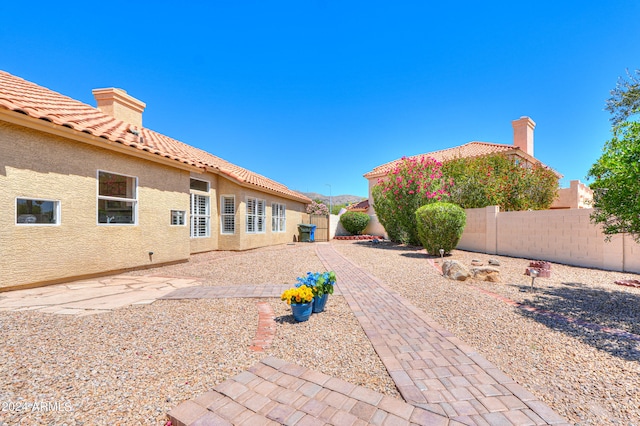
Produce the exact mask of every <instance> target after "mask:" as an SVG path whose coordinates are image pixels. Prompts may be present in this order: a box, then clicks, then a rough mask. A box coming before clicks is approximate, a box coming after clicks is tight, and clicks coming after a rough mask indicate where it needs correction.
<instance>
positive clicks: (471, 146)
mask: <svg viewBox="0 0 640 426" xmlns="http://www.w3.org/2000/svg"><path fill="white" fill-rule="evenodd" d="M498 153H504V154H509V153H513V154H516V155H518V156H520V157H523V158H524V159H526V160H528V161H529V162H531V163H540V161H539V160H536V159H535V158H534V157H532V156H530V155H529V154H527V153H525V152H524V151H522V150H521V149H520V148H518V147H517V146H515V145H504V144H500V143H490V142H469V143H466V144H464V145H460V146H456V147H453V148H448V149H442V150H440V151H434V152H428V153H426V154H419V155H412V156H411V157H408V158H419V157H422V156H424V155H426V156H429V157H433V158H435V159H436V160H438V161H440V162H446V161H448V160H452V159H454V158H461V157H462V158H472V157H481V156H483V155H490V154H498ZM400 161H401V159H397V160H393V161H390V162H388V163H386V164H383V165H381V166H378V167H376V168H374V169H373V170H371V171H370V172H368V173H366V174H365V175H364V177H365V178H367V179H369V178H373V177H382V176H385V175H386V174H387V172H388V171H389V170H391V169H393V168H394V167H395V166H396V164H398V163H399V162H400Z"/></svg>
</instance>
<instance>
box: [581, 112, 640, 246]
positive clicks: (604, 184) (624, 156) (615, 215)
mask: <svg viewBox="0 0 640 426" xmlns="http://www.w3.org/2000/svg"><path fill="white" fill-rule="evenodd" d="M587 177H588V178H594V179H595V181H594V182H593V183H592V184H591V185H590V187H591V189H593V191H594V194H593V208H594V211H593V213H592V214H591V220H592V222H594V223H599V224H602V226H603V232H604V233H605V234H606V235H607V239H610V238H611V235H612V234H617V233H621V232H626V233H629V234H632V235H633V238H634V239H635V240H636V241H637V242H638V243H640V123H639V122H633V121H625V122H622V123H620V124H618V125H616V126H614V128H613V137H612V138H611V140H609V141H607V142H606V143H605V146H604V149H603V154H602V156H601V157H600V158H599V159H598V160H597V162H596V163H595V164H594V165H593V166H592V167H591V169H590V170H589V174H588V176H587Z"/></svg>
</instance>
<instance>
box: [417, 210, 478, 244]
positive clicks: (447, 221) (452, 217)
mask: <svg viewBox="0 0 640 426" xmlns="http://www.w3.org/2000/svg"><path fill="white" fill-rule="evenodd" d="M416 221H417V222H418V237H419V238H420V242H421V243H422V246H423V247H424V248H425V249H426V250H427V253H429V254H431V255H434V256H438V255H439V254H440V249H443V250H444V252H445V253H446V254H448V253H451V250H453V249H454V248H456V246H457V245H458V242H459V241H460V237H462V231H464V227H465V225H466V223H467V215H466V213H465V212H464V210H463V209H462V208H461V207H460V206H458V205H457V204H452V203H443V202H437V203H431V204H427V205H424V206H422V207H420V208H419V209H418V210H416Z"/></svg>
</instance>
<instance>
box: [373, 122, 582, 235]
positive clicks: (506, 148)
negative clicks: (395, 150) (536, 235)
mask: <svg viewBox="0 0 640 426" xmlns="http://www.w3.org/2000/svg"><path fill="white" fill-rule="evenodd" d="M511 123H512V126H513V145H505V144H499V143H490V142H469V143H466V144H464V145H460V146H456V147H453V148H448V149H443V150H440V151H434V152H428V153H425V154H420V155H415V156H411V157H410V158H418V157H422V156H429V157H433V158H435V159H436V160H438V161H440V162H446V161H449V160H453V159H455V158H473V157H482V156H486V155H492V154H504V155H507V156H510V157H516V158H517V159H518V160H519V161H520V162H521V164H522V165H524V166H527V165H533V164H542V163H541V162H540V160H538V159H536V158H535V157H534V156H533V131H534V129H535V127H536V123H535V122H534V121H533V120H532V119H531V118H529V117H520V118H519V119H517V120H513V121H512V122H511ZM401 161H402V159H396V160H393V161H390V162H388V163H385V164H382V165H380V166H378V167H376V168H374V169H373V170H371V171H370V172H368V173H365V174H364V177H365V178H366V179H367V180H368V181H369V200H368V201H369V208H368V211H367V213H368V214H369V215H370V216H371V222H369V226H368V227H367V229H366V230H365V232H367V233H370V234H373V235H385V234H386V233H385V230H384V227H383V226H382V225H381V224H380V222H379V221H378V219H377V217H376V215H375V210H374V208H373V196H372V193H371V191H372V189H373V187H374V186H375V185H376V184H377V183H378V179H381V178H384V177H385V176H386V175H387V173H388V172H389V171H390V170H393V169H394V168H395V166H396V165H397V164H398V163H400V162H401ZM556 174H558V173H557V172H556ZM558 177H561V175H559V174H558ZM572 186H573V185H572ZM587 189H588V188H587ZM560 191H562V190H560ZM562 194H566V196H563V198H562V201H561V202H560V201H556V203H554V205H553V206H552V208H570V207H572V206H573V205H574V204H575V205H577V204H578V201H577V200H576V201H575V203H574V202H573V200H571V199H570V197H571V196H572V194H573V193H568V192H566V193H562V192H561V195H562ZM584 194H585V193H584V192H581V193H580V195H584ZM576 196H578V195H576ZM559 200H560V198H559ZM566 203H568V204H566Z"/></svg>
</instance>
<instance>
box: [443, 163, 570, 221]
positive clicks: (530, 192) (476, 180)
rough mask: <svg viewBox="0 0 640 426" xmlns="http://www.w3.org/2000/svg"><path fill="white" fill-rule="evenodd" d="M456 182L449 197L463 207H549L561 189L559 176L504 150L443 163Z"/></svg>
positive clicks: (444, 171) (516, 208)
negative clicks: (505, 152)
mask: <svg viewBox="0 0 640 426" xmlns="http://www.w3.org/2000/svg"><path fill="white" fill-rule="evenodd" d="M443 173H444V175H445V176H446V177H447V178H450V179H451V180H452V181H453V182H455V185H454V186H453V188H451V190H450V193H451V194H450V197H449V201H450V202H452V203H455V204H458V205H459V206H461V207H462V208H463V209H470V208H480V207H486V206H500V209H501V210H503V211H514V210H544V209H548V208H549V207H550V206H551V204H552V203H553V200H554V199H555V198H556V196H557V193H558V176H557V175H556V174H555V173H554V172H553V171H552V170H550V169H548V168H546V167H544V166H542V165H540V164H535V165H532V166H525V165H524V164H522V163H521V162H520V161H519V160H518V159H516V158H514V157H508V156H506V155H504V154H494V155H488V156H483V157H474V158H457V159H454V160H451V161H448V162H447V163H445V164H444V166H443Z"/></svg>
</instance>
